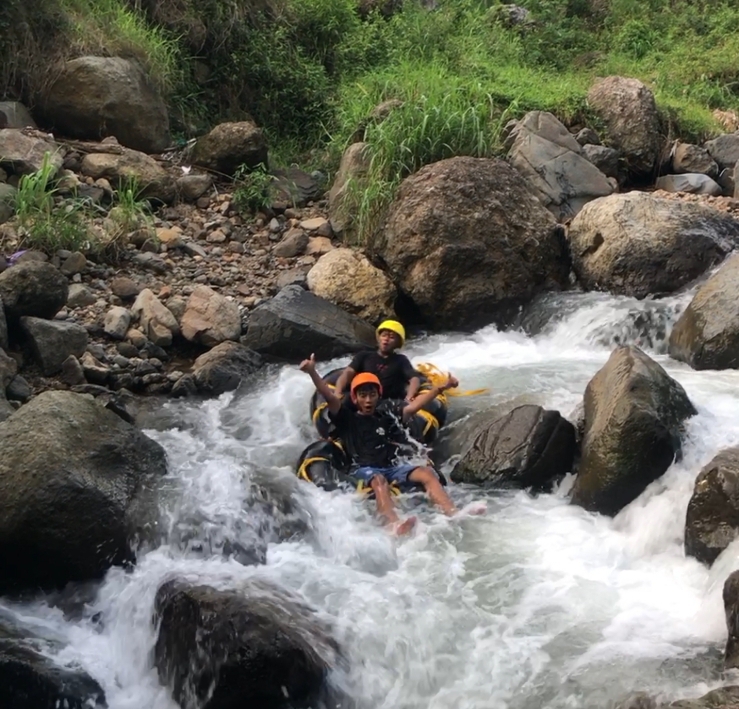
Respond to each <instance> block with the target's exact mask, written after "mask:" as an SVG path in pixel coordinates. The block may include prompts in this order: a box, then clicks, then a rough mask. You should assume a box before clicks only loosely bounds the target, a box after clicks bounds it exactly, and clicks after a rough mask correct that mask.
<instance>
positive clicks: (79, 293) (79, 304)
mask: <svg viewBox="0 0 739 709" xmlns="http://www.w3.org/2000/svg"><path fill="white" fill-rule="evenodd" d="M96 301H97V298H96V297H95V296H94V295H93V293H92V292H91V291H90V289H89V288H88V287H87V286H83V285H82V284H81V283H72V285H71V286H69V295H68V296H67V307H68V308H84V307H86V306H88V305H93V304H94V303H95V302H96Z"/></svg>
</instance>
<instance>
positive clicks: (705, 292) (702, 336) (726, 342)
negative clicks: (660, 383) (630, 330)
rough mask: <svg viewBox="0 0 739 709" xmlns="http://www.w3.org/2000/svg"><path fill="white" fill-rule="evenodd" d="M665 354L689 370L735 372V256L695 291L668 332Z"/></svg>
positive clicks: (738, 316) (738, 343)
mask: <svg viewBox="0 0 739 709" xmlns="http://www.w3.org/2000/svg"><path fill="white" fill-rule="evenodd" d="M669 352H670V356H671V357H673V358H674V359H677V360H680V361H681V362H686V363H687V364H689V365H690V366H691V367H693V369H737V368H739V255H735V256H732V257H731V258H729V259H727V260H726V262H725V263H724V264H723V265H722V266H721V268H720V269H719V270H718V272H717V273H715V274H714V275H713V276H711V277H710V278H709V279H708V280H707V281H706V282H705V283H704V284H703V285H702V286H701V287H700V288H699V289H698V292H697V293H696V294H695V296H694V297H693V300H691V301H690V304H689V305H688V307H687V308H686V309H685V310H684V311H683V313H682V315H681V316H680V319H679V320H678V321H677V323H675V326H674V327H673V328H672V332H671V333H670V347H669Z"/></svg>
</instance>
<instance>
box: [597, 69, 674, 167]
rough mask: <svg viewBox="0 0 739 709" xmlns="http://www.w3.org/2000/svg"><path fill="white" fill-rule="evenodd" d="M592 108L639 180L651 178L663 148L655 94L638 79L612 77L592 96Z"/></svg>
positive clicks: (610, 139) (603, 82) (609, 141)
mask: <svg viewBox="0 0 739 709" xmlns="http://www.w3.org/2000/svg"><path fill="white" fill-rule="evenodd" d="M588 104H589V105H590V108H591V109H592V110H593V111H594V112H595V114H596V115H597V116H598V117H599V118H600V119H601V120H602V121H603V122H604V123H605V124H606V134H607V136H608V140H607V141H606V142H608V143H609V145H610V146H611V147H613V148H615V149H616V150H618V151H619V152H620V153H621V155H622V156H623V158H624V160H625V162H626V166H627V169H628V171H629V173H630V174H631V175H633V176H634V177H637V178H651V177H652V175H653V172H654V170H655V167H656V165H657V161H658V159H659V157H660V153H661V152H662V147H663V138H662V136H661V131H660V125H659V114H658V112H657V105H656V104H655V101H654V95H653V94H652V92H651V91H650V90H649V89H648V88H647V87H646V86H645V85H644V84H643V83H642V82H641V81H639V80H638V79H627V78H624V77H622V76H609V77H606V78H605V79H600V80H599V81H597V82H596V83H595V84H594V85H593V86H592V87H591V89H590V91H589V92H588Z"/></svg>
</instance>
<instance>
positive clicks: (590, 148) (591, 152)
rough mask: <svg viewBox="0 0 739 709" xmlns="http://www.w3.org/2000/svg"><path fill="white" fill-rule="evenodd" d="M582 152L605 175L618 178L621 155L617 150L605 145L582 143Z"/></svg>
mask: <svg viewBox="0 0 739 709" xmlns="http://www.w3.org/2000/svg"><path fill="white" fill-rule="evenodd" d="M582 154H583V157H584V158H585V159H586V160H589V161H590V162H591V163H593V165H595V167H597V168H598V169H599V170H600V171H601V172H602V173H603V174H604V175H605V176H606V177H613V178H615V179H618V178H619V176H620V174H621V171H620V162H621V156H620V155H619V152H618V150H614V149H613V148H607V147H606V146H605V145H584V146H583V149H582Z"/></svg>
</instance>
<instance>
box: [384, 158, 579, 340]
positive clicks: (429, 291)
mask: <svg viewBox="0 0 739 709" xmlns="http://www.w3.org/2000/svg"><path fill="white" fill-rule="evenodd" d="M370 248H371V251H372V252H373V254H374V256H376V257H377V259H378V260H380V261H382V262H384V263H385V264H386V265H387V270H388V272H389V274H390V276H391V277H392V278H393V279H394V281H395V282H396V283H397V284H398V287H399V288H400V290H401V291H402V292H403V293H404V294H405V295H407V296H408V297H409V298H410V299H411V300H412V302H413V303H414V304H415V306H416V307H417V309H418V311H419V313H420V315H421V316H422V317H423V318H424V319H425V320H426V321H427V322H428V323H429V324H430V325H432V326H433V327H440V328H444V327H451V328H455V329H460V328H476V327H480V326H482V325H486V324H489V323H491V322H505V321H507V320H508V319H510V317H511V314H512V313H513V311H514V310H515V309H517V308H518V307H519V306H520V305H521V304H522V303H525V302H527V301H528V300H530V299H531V298H532V297H533V296H534V295H536V294H537V293H538V292H540V291H543V290H546V289H551V288H554V289H557V288H560V287H562V286H564V285H565V284H566V283H567V278H568V274H569V268H570V264H569V256H568V254H567V248H566V245H565V243H564V239H563V238H562V232H561V227H560V226H559V225H558V224H557V222H556V220H555V219H554V217H553V216H552V215H551V213H550V212H549V211H548V210H547V209H546V208H545V207H544V206H543V205H542V204H541V202H539V200H538V199H537V198H536V197H535V196H534V195H533V194H531V188H530V186H529V184H528V183H527V182H526V180H524V178H523V177H521V175H519V173H518V172H516V170H514V169H513V168H512V167H511V166H510V165H509V164H508V163H506V162H504V161H503V160H498V159H489V158H471V157H457V158H450V159H449V160H441V161H439V162H436V163H433V164H431V165H427V166H426V167H424V168H422V169H421V170H419V171H418V172H417V173H415V174H413V175H411V176H410V177H408V178H406V179H405V180H404V182H403V184H402V185H401V187H400V190H399V193H398V197H397V198H396V200H395V203H394V204H393V206H392V208H391V210H390V214H389V216H388V219H387V223H386V225H385V229H383V230H382V231H380V232H379V233H378V234H377V235H376V237H375V238H374V239H373V240H372V242H371V244H370Z"/></svg>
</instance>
